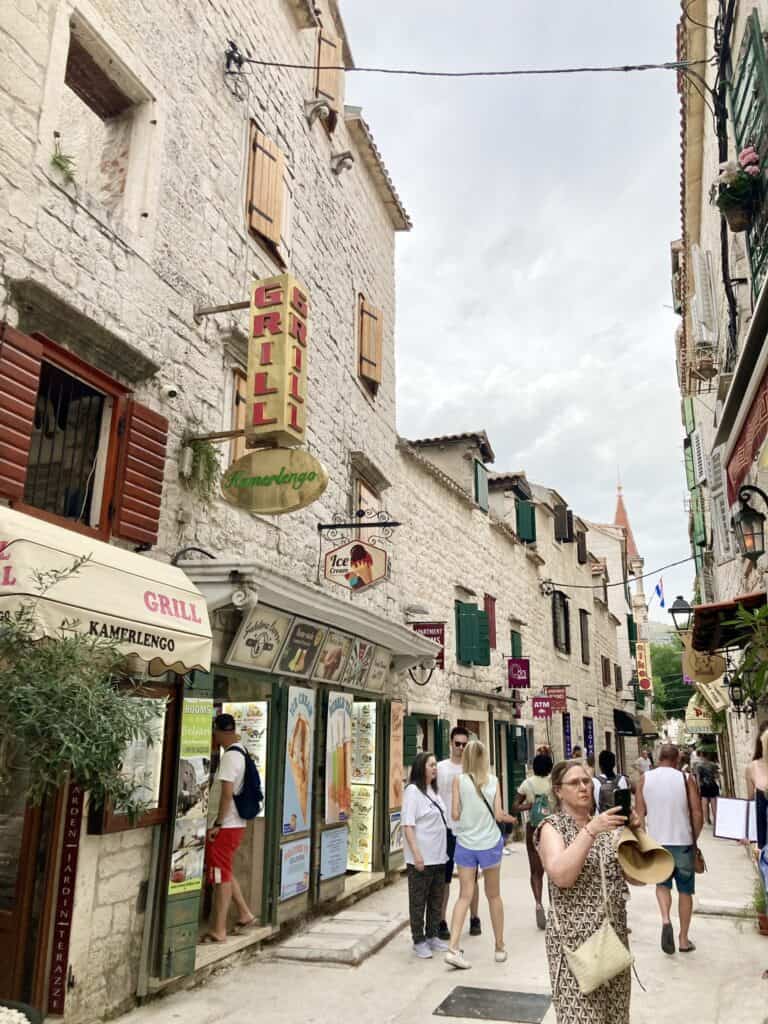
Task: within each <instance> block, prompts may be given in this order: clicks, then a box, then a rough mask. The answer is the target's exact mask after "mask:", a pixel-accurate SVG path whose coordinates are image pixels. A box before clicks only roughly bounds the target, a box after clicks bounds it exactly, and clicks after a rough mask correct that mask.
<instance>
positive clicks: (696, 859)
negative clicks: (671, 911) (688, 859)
mask: <svg viewBox="0 0 768 1024" xmlns="http://www.w3.org/2000/svg"><path fill="white" fill-rule="evenodd" d="M680 774H681V775H682V776H683V785H684V786H685V799H686V801H687V803H688V818H689V819H690V822H691V837H692V838H693V843H692V845H693V870H694V871H695V872H696V874H697V875H703V874H704V872H705V871H706V870H707V862H706V861H705V860H704V854H703V853H702V852H701V850H700V849H699V845H698V843H697V842H696V832H695V830H694V827H693V808H692V807H691V791H690V790H689V789H688V779H686V777H685V773H684V772H680Z"/></svg>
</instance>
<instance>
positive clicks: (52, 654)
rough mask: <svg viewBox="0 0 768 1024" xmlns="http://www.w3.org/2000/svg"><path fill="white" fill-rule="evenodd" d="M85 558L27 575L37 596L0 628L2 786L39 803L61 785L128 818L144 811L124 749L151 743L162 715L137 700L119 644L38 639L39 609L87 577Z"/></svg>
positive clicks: (63, 636)
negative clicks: (61, 586)
mask: <svg viewBox="0 0 768 1024" xmlns="http://www.w3.org/2000/svg"><path fill="white" fill-rule="evenodd" d="M88 561H89V556H85V557H83V558H79V559H76V560H75V561H74V562H73V564H72V565H71V566H69V567H67V568H66V569H62V570H52V571H48V572H38V573H36V574H35V589H36V590H37V592H38V595H39V596H38V597H37V598H31V599H29V600H26V601H25V602H24V603H23V604H22V605H21V607H20V608H19V609H18V610H17V611H16V612H13V613H10V614H9V615H8V616H6V617H5V618H4V619H2V620H1V621H0V692H2V701H0V737H2V741H0V786H4V787H5V788H7V787H8V786H10V785H13V786H16V787H20V788H21V791H22V794H23V796H24V797H25V799H27V800H29V801H30V802H31V803H33V804H39V803H41V802H42V801H43V800H44V799H45V798H46V796H49V795H52V794H53V793H55V792H56V790H57V789H58V788H59V787H60V786H61V785H62V784H63V783H65V782H66V781H67V780H69V781H72V782H75V783H77V784H79V785H81V786H82V787H83V788H84V789H86V790H88V791H89V792H90V795H91V800H92V802H93V804H94V806H103V805H104V803H105V801H111V802H112V803H113V804H114V806H115V808H116V809H118V810H120V811H121V812H122V813H125V814H128V815H129V817H136V816H137V815H138V814H140V813H141V811H142V810H143V805H142V804H141V803H140V802H139V801H137V800H136V799H135V796H134V793H135V787H136V782H135V780H130V779H128V778H126V777H125V776H123V775H122V773H121V769H122V760H123V757H124V755H125V751H126V750H127V748H128V746H129V744H130V743H132V742H134V741H141V742H144V743H146V744H147V745H151V744H152V740H153V736H154V735H155V732H156V724H157V718H158V716H159V714H160V713H161V709H159V708H158V705H157V701H155V700H136V699H134V698H135V697H136V696H138V695H140V694H141V687H140V685H139V684H137V683H135V682H132V681H130V680H126V677H125V674H124V671H123V669H124V664H125V655H124V654H123V653H122V652H121V651H120V650H119V648H118V646H117V644H115V643H114V642H112V641H110V640H106V639H102V638H101V637H92V636H89V635H87V634H84V633H81V632H79V631H78V630H77V629H76V628H75V623H74V622H72V621H70V622H68V623H63V625H62V628H61V629H60V630H59V632H58V633H57V634H56V635H55V636H49V637H43V638H42V639H41V638H40V628H39V624H38V619H37V607H38V603H39V600H40V598H41V597H44V596H45V593H46V591H48V590H49V589H50V588H51V587H52V586H54V585H55V584H56V583H59V582H61V581H62V580H64V579H66V578H68V577H70V576H76V575H78V574H79V573H80V572H81V571H87V564H88Z"/></svg>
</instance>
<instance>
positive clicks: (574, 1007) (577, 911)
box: [535, 761, 639, 1024]
mask: <svg viewBox="0 0 768 1024" xmlns="http://www.w3.org/2000/svg"><path fill="white" fill-rule="evenodd" d="M552 792H553V796H554V799H555V805H556V808H557V810H556V812H555V813H554V814H553V815H551V816H550V817H548V818H546V819H545V820H544V821H543V822H542V824H541V825H540V826H539V827H538V829H537V831H536V837H535V841H536V844H537V846H538V850H539V854H540V856H541V861H542V863H543V865H544V870H545V871H546V873H547V877H548V879H549V904H550V907H551V908H552V910H551V912H550V914H549V919H548V921H547V933H546V944H547V958H548V960H549V974H550V980H551V983H552V1001H553V1002H554V1004H555V1013H556V1015H557V1024H587V1022H588V1024H629V999H630V989H631V978H630V970H629V968H627V969H626V970H625V971H623V972H622V973H621V974H618V975H617V976H616V977H615V978H613V979H612V980H611V981H610V982H608V984H606V985H602V986H600V988H598V989H595V991H594V992H590V993H589V994H588V995H585V994H584V993H583V992H582V991H581V989H580V987H579V983H578V981H577V980H576V977H575V975H574V974H573V973H572V972H571V969H570V967H569V966H568V962H567V960H566V957H565V949H566V948H568V949H575V948H577V947H578V946H580V945H581V944H582V943H583V942H584V941H585V940H586V939H588V938H589V937H590V936H591V935H592V934H593V933H594V932H596V931H597V930H598V928H599V927H600V926H601V925H602V923H603V921H604V920H605V917H606V909H607V912H608V916H609V918H610V921H611V924H612V925H613V928H614V930H615V931H616V934H617V935H618V937H619V939H620V940H621V942H623V943H624V945H625V946H627V947H629V941H628V937H627V908H626V902H627V899H628V896H629V890H628V888H627V883H626V880H625V878H624V875H623V872H622V870H621V866H620V864H619V861H618V859H617V856H616V851H615V849H614V845H613V832H614V831H615V830H616V829H617V828H621V827H622V826H623V825H624V824H625V818H624V815H623V813H622V811H621V808H620V807H611V808H609V809H608V810H606V811H604V812H603V813H602V814H599V815H597V816H593V813H592V807H593V802H594V795H593V786H592V778H591V776H590V775H589V774H588V772H587V771H586V769H585V768H584V766H583V765H582V764H581V762H576V761H560V762H559V764H556V765H555V767H554V768H553V769H552ZM627 792H629V791H627ZM630 824H632V825H635V826H636V825H639V821H638V820H637V818H636V817H635V815H634V814H630ZM603 885H604V886H605V898H604V896H603Z"/></svg>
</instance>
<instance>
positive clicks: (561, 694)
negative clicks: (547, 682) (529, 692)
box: [544, 686, 568, 712]
mask: <svg viewBox="0 0 768 1024" xmlns="http://www.w3.org/2000/svg"><path fill="white" fill-rule="evenodd" d="M544 689H545V690H546V692H547V696H548V697H549V699H550V701H551V702H552V711H553V712H554V711H567V710H568V697H567V692H566V689H565V687H564V686H545V687H544Z"/></svg>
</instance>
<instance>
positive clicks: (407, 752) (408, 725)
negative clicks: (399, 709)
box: [403, 715, 419, 767]
mask: <svg viewBox="0 0 768 1024" xmlns="http://www.w3.org/2000/svg"><path fill="white" fill-rule="evenodd" d="M418 734H419V725H418V719H417V718H414V717H413V715H406V717H405V719H404V721H403V764H404V765H407V766H408V767H410V766H411V765H412V764H413V762H414V761H415V760H416V740H417V737H418Z"/></svg>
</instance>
